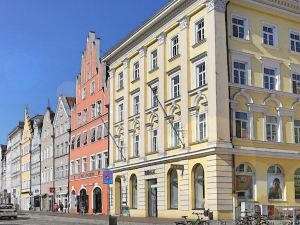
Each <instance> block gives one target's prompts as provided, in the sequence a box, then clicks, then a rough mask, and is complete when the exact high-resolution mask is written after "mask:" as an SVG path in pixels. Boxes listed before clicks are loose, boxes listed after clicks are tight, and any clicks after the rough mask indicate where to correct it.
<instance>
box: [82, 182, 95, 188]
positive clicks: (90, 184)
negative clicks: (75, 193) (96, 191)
mask: <svg viewBox="0 0 300 225" xmlns="http://www.w3.org/2000/svg"><path fill="white" fill-rule="evenodd" d="M94 185H95V183H86V184H84V185H83V187H88V186H94Z"/></svg>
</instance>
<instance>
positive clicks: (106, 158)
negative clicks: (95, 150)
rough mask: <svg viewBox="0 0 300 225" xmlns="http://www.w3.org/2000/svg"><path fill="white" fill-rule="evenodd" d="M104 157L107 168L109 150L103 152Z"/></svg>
mask: <svg viewBox="0 0 300 225" xmlns="http://www.w3.org/2000/svg"><path fill="white" fill-rule="evenodd" d="M103 157H104V168H107V167H108V164H109V160H108V153H107V152H104V153H103Z"/></svg>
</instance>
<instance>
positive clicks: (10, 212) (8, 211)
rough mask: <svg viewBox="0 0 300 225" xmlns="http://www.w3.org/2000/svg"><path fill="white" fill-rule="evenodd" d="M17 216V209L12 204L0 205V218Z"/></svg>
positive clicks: (15, 217)
mask: <svg viewBox="0 0 300 225" xmlns="http://www.w3.org/2000/svg"><path fill="white" fill-rule="evenodd" d="M4 217H6V218H14V219H17V218H18V211H17V209H16V208H15V207H14V205H11V204H7V205H0V218H4Z"/></svg>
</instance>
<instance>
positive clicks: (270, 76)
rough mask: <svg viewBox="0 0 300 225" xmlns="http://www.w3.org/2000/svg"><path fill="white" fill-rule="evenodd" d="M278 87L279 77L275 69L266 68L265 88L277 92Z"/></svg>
mask: <svg viewBox="0 0 300 225" xmlns="http://www.w3.org/2000/svg"><path fill="white" fill-rule="evenodd" d="M276 86H277V76H276V71H275V69H272V68H267V67H265V68H264V88H267V89H270V90H275V89H276Z"/></svg>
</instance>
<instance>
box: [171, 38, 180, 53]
mask: <svg viewBox="0 0 300 225" xmlns="http://www.w3.org/2000/svg"><path fill="white" fill-rule="evenodd" d="M178 54H179V40H178V35H177V36H176V37H174V38H172V39H171V58H173V57H175V56H177V55H178Z"/></svg>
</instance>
